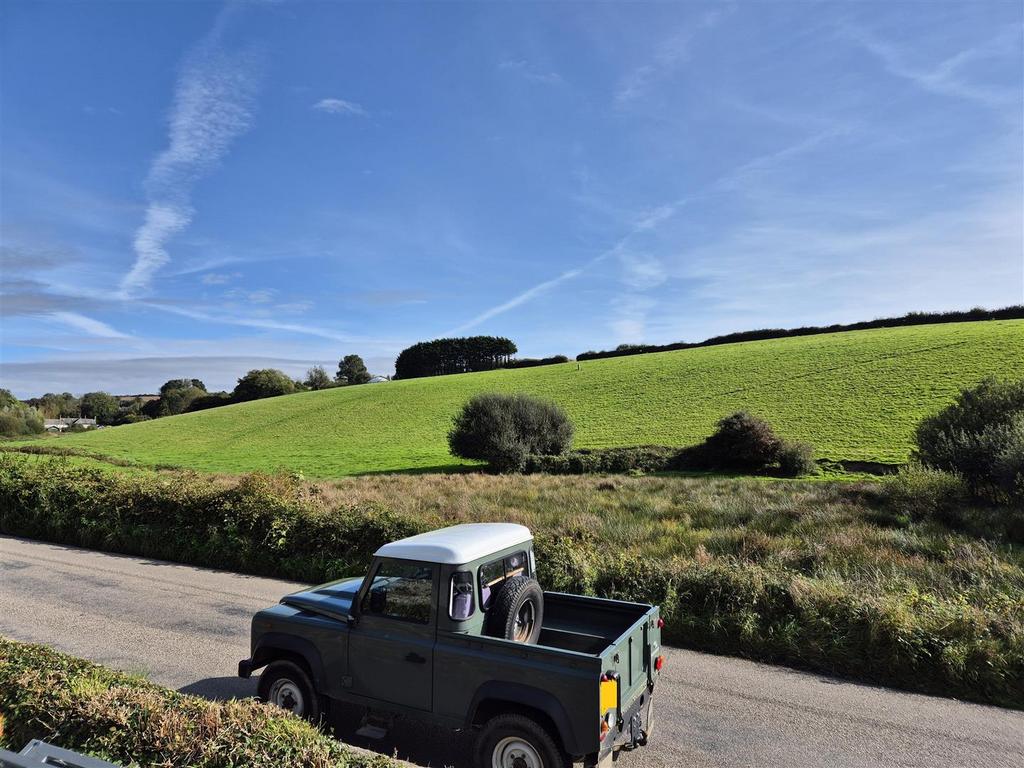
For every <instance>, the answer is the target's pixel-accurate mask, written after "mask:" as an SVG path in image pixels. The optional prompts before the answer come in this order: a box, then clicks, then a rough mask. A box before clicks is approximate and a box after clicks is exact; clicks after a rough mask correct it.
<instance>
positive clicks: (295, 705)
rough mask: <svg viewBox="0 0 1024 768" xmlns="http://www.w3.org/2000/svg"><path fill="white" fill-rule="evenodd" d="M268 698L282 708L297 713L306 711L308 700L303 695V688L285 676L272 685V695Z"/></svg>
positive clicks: (302, 713)
mask: <svg viewBox="0 0 1024 768" xmlns="http://www.w3.org/2000/svg"><path fill="white" fill-rule="evenodd" d="M267 699H268V700H269V701H270V703H271V704H276V705H277V706H279V707H280V708H281V709H287V710H288V711H289V712H294V713H295V714H296V715H304V714H305V713H306V702H305V700H304V699H303V697H302V690H301V689H300V688H299V686H298V685H297V684H296V683H293V682H292V681H291V680H287V679H285V678H282V679H280V680H276V681H275V682H274V684H273V685H272V686H271V687H270V695H269V696H268V697H267Z"/></svg>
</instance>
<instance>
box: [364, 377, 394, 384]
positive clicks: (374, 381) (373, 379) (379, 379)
mask: <svg viewBox="0 0 1024 768" xmlns="http://www.w3.org/2000/svg"><path fill="white" fill-rule="evenodd" d="M385 381H391V379H389V378H388V377H387V376H371V377H370V380H369V381H368V382H366V383H367V384H383V383H384V382H385Z"/></svg>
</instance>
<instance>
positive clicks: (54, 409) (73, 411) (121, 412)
mask: <svg viewBox="0 0 1024 768" xmlns="http://www.w3.org/2000/svg"><path fill="white" fill-rule="evenodd" d="M372 378H373V377H372V376H371V375H370V372H369V371H368V370H367V369H366V364H365V363H364V362H363V359H362V357H360V356H359V355H345V356H344V357H343V358H342V359H341V360H339V361H338V370H337V372H336V373H335V374H334V376H331V375H330V374H328V373H327V371H326V370H325V369H324V367H323V366H321V365H315V366H313V367H312V368H310V369H309V370H308V371H306V376H305V378H304V379H292V378H291V377H289V376H288V374H286V373H285V372H284V371H280V370H278V369H276V368H259V369H254V370H251V371H249V372H247V373H246V374H245V375H244V376H242V377H241V378H240V379H238V383H237V384H236V385H235V388H234V389H233V390H232V391H231V392H227V391H219V392H210V391H208V390H207V388H206V385H205V384H204V383H203V382H202V380H201V379H187V378H182V379H170V380H168V381H166V382H164V383H163V385H162V386H161V387H160V391H159V394H158V395H157V396H152V395H136V396H127V397H115V396H113V395H111V394H109V393H107V392H86V393H85V394H84V395H82V396H81V397H76V396H75V395H73V394H71V393H70V392H62V393H55V392H47V393H46V394H45V395H43V396H41V397H32V398H29V399H28V400H25V401H24V402H22V401H20V400H18V399H17V398H16V397H14V395H12V394H11V393H10V392H9V391H7V390H5V389H0V436H5V437H18V436H27V435H33V434H39V433H41V432H43V431H44V424H43V422H44V420H45V419H60V418H87V419H96V423H97V424H99V425H101V426H118V425H121V424H132V423H135V422H138V421H147V420H149V419H159V418H162V417H164V416H174V415H177V414H179V413H191V412H194V411H202V410H206V409H208V408H217V407H220V406H223V405H230V404H231V403H241V402H245V401H247V400H259V399H262V398H265V397H277V396H279V395H289V394H292V393H294V392H305V391H308V390H320V389H330V388H332V387H344V386H356V385H360V384H366V383H368V382H369V381H370V380H371V379H372Z"/></svg>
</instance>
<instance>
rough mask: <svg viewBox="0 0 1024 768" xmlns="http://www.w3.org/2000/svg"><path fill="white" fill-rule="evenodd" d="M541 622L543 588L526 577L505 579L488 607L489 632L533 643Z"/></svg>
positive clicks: (537, 636)
mask: <svg viewBox="0 0 1024 768" xmlns="http://www.w3.org/2000/svg"><path fill="white" fill-rule="evenodd" d="M543 621H544V590H542V589H541V588H540V584H538V583H537V580H536V579H531V578H530V577H529V576H515V577H513V578H511V579H509V580H508V581H506V582H505V584H504V586H503V587H502V588H501V591H500V592H498V596H497V597H496V598H494V602H493V603H491V607H490V608H488V610H487V630H488V634H490V635H491V636H492V637H503V638H505V639H506V640H515V641H516V642H517V643H531V644H532V643H536V642H537V640H538V638H539V637H540V628H541V624H542V623H543Z"/></svg>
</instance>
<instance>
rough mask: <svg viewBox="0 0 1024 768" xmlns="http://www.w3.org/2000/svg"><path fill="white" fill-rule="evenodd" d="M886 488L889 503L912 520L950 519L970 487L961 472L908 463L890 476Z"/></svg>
mask: <svg viewBox="0 0 1024 768" xmlns="http://www.w3.org/2000/svg"><path fill="white" fill-rule="evenodd" d="M883 488H884V489H885V491H886V494H887V496H888V499H889V503H890V504H891V505H892V506H893V507H894V508H895V509H897V510H898V511H899V512H901V513H904V514H906V515H907V516H908V517H909V518H910V519H912V520H915V521H919V520H926V519H928V518H935V519H938V520H941V521H943V522H947V523H948V522H951V515H950V512H952V511H953V510H955V509H956V508H958V507H960V506H962V505H963V504H964V503H965V502H966V500H967V488H966V487H965V486H964V482H963V480H962V479H961V478H960V476H959V475H955V474H952V473H950V472H943V471H942V470H940V469H932V468H931V467H925V466H922V465H920V464H909V465H907V466H906V467H903V468H901V469H900V471H899V472H898V473H896V474H895V475H891V476H889V477H887V478H886V479H885V481H884V484H883Z"/></svg>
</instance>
